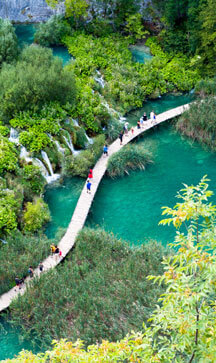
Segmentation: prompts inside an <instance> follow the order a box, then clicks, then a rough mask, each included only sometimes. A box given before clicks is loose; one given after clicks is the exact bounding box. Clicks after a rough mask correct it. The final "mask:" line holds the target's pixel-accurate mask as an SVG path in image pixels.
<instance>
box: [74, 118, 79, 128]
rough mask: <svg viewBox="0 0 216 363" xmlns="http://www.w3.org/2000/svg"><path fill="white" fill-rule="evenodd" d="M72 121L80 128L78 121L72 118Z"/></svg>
mask: <svg viewBox="0 0 216 363" xmlns="http://www.w3.org/2000/svg"><path fill="white" fill-rule="evenodd" d="M72 121H73V123H74V126H77V127H79V122H78V121H77V120H75V119H74V118H72Z"/></svg>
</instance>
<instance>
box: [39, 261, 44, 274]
mask: <svg viewBox="0 0 216 363" xmlns="http://www.w3.org/2000/svg"><path fill="white" fill-rule="evenodd" d="M38 268H39V271H40V272H43V269H44V265H43V264H42V262H40V263H39V265H38Z"/></svg>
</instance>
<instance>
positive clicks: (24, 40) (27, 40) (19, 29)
mask: <svg viewBox="0 0 216 363" xmlns="http://www.w3.org/2000/svg"><path fill="white" fill-rule="evenodd" d="M14 27H15V32H16V35H17V37H18V41H19V46H20V47H23V46H25V45H30V44H32V43H33V42H34V34H35V32H36V29H37V24H16V25H14ZM51 49H52V51H53V54H54V56H57V57H59V58H61V59H62V60H63V65H66V64H67V63H68V62H69V61H70V60H71V56H70V54H69V53H68V50H67V48H65V47H63V46H55V47H52V48H51Z"/></svg>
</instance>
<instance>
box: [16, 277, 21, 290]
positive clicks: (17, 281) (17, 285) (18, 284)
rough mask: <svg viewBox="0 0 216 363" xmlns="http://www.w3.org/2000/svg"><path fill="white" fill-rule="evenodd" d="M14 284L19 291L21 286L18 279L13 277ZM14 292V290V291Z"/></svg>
mask: <svg viewBox="0 0 216 363" xmlns="http://www.w3.org/2000/svg"><path fill="white" fill-rule="evenodd" d="M15 284H16V287H18V288H19V289H21V286H20V285H21V284H20V279H19V277H15ZM15 291H16V290H15Z"/></svg>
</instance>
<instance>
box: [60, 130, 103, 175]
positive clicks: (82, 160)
mask: <svg viewBox="0 0 216 363" xmlns="http://www.w3.org/2000/svg"><path fill="white" fill-rule="evenodd" d="M104 142H105V137H104V135H98V136H96V137H95V138H94V143H93V144H92V145H89V146H88V148H87V150H84V151H81V153H80V154H79V155H77V156H76V157H74V156H73V155H69V156H67V157H66V158H65V164H64V170H63V172H64V174H66V175H74V176H76V175H77V176H82V177H84V178H86V177H87V175H88V172H89V169H90V168H92V167H93V166H94V164H95V163H96V161H97V160H98V158H99V157H100V155H101V154H102V151H103V145H104Z"/></svg>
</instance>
